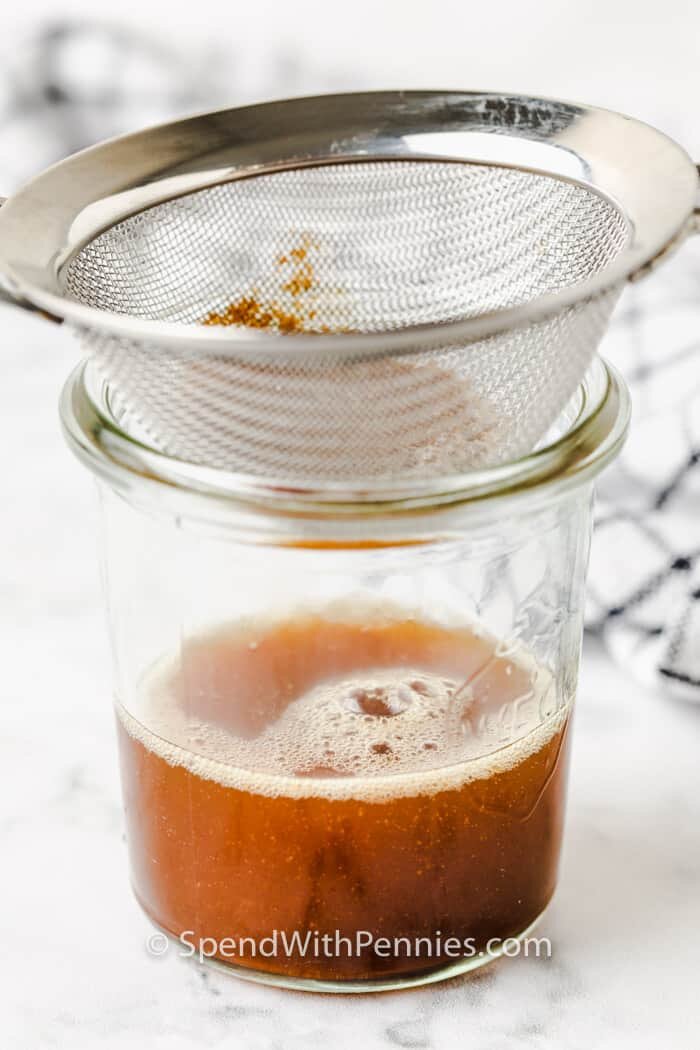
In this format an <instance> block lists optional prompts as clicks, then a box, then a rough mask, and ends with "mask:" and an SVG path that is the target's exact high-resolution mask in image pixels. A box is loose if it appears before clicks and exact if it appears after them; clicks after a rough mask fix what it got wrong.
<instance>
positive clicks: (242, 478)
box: [60, 358, 630, 517]
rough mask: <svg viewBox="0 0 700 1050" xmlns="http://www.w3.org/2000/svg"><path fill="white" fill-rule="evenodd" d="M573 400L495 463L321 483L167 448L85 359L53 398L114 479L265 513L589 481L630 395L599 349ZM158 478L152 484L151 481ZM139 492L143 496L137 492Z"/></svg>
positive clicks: (76, 441)
mask: <svg viewBox="0 0 700 1050" xmlns="http://www.w3.org/2000/svg"><path fill="white" fill-rule="evenodd" d="M577 399H578V409H577V411H576V412H575V417H574V418H573V419H571V420H569V422H568V424H567V425H566V426H565V429H564V430H563V432H562V433H560V434H559V435H558V436H557V437H556V438H555V439H554V440H552V441H550V442H549V443H547V444H544V445H542V447H539V448H537V449H536V450H535V451H533V452H531V453H529V454H527V455H525V456H523V457H521V458H519V459H517V460H513V461H510V462H507V463H504V464H499V465H498V466H494V467H488V468H484V469H479V470H473V471H469V472H466V473H461V474H455V475H448V476H443V477H433V478H427V479H421V480H416V479H409V480H406V479H402V480H400V481H392V480H389V481H387V480H386V479H381V480H379V481H372V482H362V483H361V484H352V483H348V482H323V483H320V484H316V485H313V486H308V487H303V486H300V485H298V484H290V483H289V482H288V481H285V480H284V479H267V478H259V477H251V476H248V475H243V474H236V473H233V472H230V471H226V470H222V469H220V468H214V467H205V466H202V465H200V464H195V463H190V462H187V461H185V460H181V459H177V458H176V457H173V456H170V455H167V454H166V453H164V452H161V451H159V450H157V449H155V448H153V447H150V446H148V445H146V444H144V443H143V442H142V441H140V440H138V439H136V438H135V437H134V436H133V435H130V434H129V433H127V432H126V431H125V430H124V429H123V428H122V427H120V425H119V423H118V421H117V420H116V419H115V417H114V415H113V414H112V413H111V411H110V409H109V397H108V390H106V389H105V387H104V385H103V384H97V389H96V384H95V382H94V380H92V378H91V375H90V363H89V361H84V362H83V363H82V364H81V365H79V366H78V367H77V368H76V369H75V370H74V371H73V372H72V373H71V375H70V376H69V377H68V380H67V381H66V384H65V386H64V388H63V392H62V395H61V400H60V416H61V423H62V426H63V431H64V434H65V436H66V439H67V441H68V444H69V446H70V447H71V449H72V450H73V452H74V453H75V454H76V455H77V456H78V458H79V459H80V460H82V462H83V463H85V465H86V466H88V467H89V468H90V470H91V471H92V472H93V473H94V474H96V475H97V476H98V477H100V478H101V479H102V480H104V481H106V482H107V483H108V484H110V485H111V486H112V487H113V488H115V489H119V490H122V491H128V492H129V493H131V494H136V493H137V491H141V492H142V493H143V494H144V496H145V495H146V494H147V492H148V491H150V493H151V494H152V495H155V494H156V493H159V495H160V496H163V495H166V498H167V495H168V494H169V495H171V496H172V495H179V496H182V497H185V498H186V499H187V501H191V500H192V499H194V500H195V501H197V502H198V503H199V505H200V513H201V502H202V501H205V503H208V504H211V503H212V501H213V502H214V503H216V504H217V505H219V507H221V506H222V505H231V504H233V505H235V506H238V507H241V506H245V505H248V506H250V505H253V506H255V507H256V508H258V510H260V509H262V510H263V511H264V512H265V513H266V514H271V513H272V514H274V513H280V514H287V515H289V514H292V515H294V514H297V515H302V516H309V515H310V516H314V515H318V514H321V515H323V516H324V517H328V516H334V515H337V516H348V515H349V516H358V515H359V516H362V517H366V516H368V515H372V514H386V513H390V514H391V515H392V516H394V515H396V514H400V513H402V512H415V511H416V510H424V511H429V510H435V509H438V508H439V507H442V506H446V505H454V504H459V505H461V506H464V505H474V506H475V507H476V506H480V507H482V508H483V507H484V504H486V505H488V506H489V508H490V507H492V505H493V503H494V501H498V502H499V503H500V501H502V500H503V499H511V498H514V497H517V496H522V495H525V494H529V495H530V497H532V496H534V495H535V494H540V495H543V494H545V493H547V494H550V495H551V492H552V489H555V490H556V491H557V492H561V491H562V490H563V489H567V488H570V487H572V486H574V487H578V486H579V485H581V484H583V483H585V482H586V481H589V480H591V479H592V478H593V477H595V475H596V474H598V473H599V472H600V471H601V470H602V469H603V468H604V467H605V466H606V464H607V463H609V462H610V461H611V459H613V458H614V457H615V455H616V454H617V452H618V451H619V449H620V447H621V446H622V444H623V442H624V440H625V437H626V434H627V430H628V426H629V418H630V398H629V392H628V390H627V387H626V384H625V382H624V380H623V379H622V377H621V376H620V374H619V373H618V372H617V370H616V369H615V368H614V367H613V366H612V365H611V364H610V363H609V362H607V361H605V360H603V359H602V358H596V359H595V360H594V362H593V364H592V365H591V367H590V369H589V371H588V373H587V374H586V376H585V378H584V380H583V382H582V383H581V385H580V387H579V390H578V392H577ZM154 486H155V488H154ZM142 499H143V496H142Z"/></svg>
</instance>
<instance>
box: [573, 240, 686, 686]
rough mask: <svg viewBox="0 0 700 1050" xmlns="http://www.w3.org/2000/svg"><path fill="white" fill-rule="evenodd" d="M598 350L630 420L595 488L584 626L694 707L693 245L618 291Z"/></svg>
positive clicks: (648, 679)
mask: <svg viewBox="0 0 700 1050" xmlns="http://www.w3.org/2000/svg"><path fill="white" fill-rule="evenodd" d="M601 349H602V353H603V354H604V355H605V356H607V357H608V358H610V360H611V361H613V362H614V363H615V364H616V365H617V366H618V367H619V368H620V369H621V371H622V372H623V374H624V376H625V378H626V379H627V382H628V383H629V386H630V389H631V393H632V402H633V409H632V411H633V417H632V428H631V432H630V436H629V439H628V442H627V445H626V447H625V449H624V450H623V452H622V454H621V456H620V459H619V460H618V461H617V463H616V464H615V465H614V466H613V467H611V468H610V469H609V470H608V472H607V473H606V474H604V475H603V477H602V478H601V479H600V481H599V484H598V502H597V513H596V528H595V533H594V537H593V547H592V553H591V565H590V574H589V588H588V593H589V603H588V616H587V626H588V628H589V630H591V631H595V632H598V633H599V634H600V635H601V636H602V638H603V640H604V641H605V643H606V644H607V646H608V648H609V650H610V652H611V653H612V655H613V656H614V658H615V659H616V660H617V661H618V662H620V663H621V664H622V665H623V666H624V667H625V669H626V670H628V671H629V672H630V673H631V674H633V675H635V676H636V677H638V678H639V679H640V680H642V681H644V682H645V683H647V684H657V685H661V686H663V687H664V688H665V689H666V690H671V691H673V692H676V693H679V694H681V695H683V696H685V697H690V698H693V699H695V700H698V701H700V244H696V243H693V241H692V240H691V241H689V242H687V243H686V244H685V245H684V246H683V247H682V248H681V249H680V251H679V252H678V253H677V254H676V255H675V256H674V257H673V258H672V259H670V260H668V261H667V262H666V263H665V264H664V265H663V266H662V267H660V268H659V270H657V272H656V273H655V274H654V275H652V276H650V277H648V278H646V279H644V280H643V281H640V282H639V284H636V285H633V286H631V287H630V288H628V289H627V290H626V291H625V293H624V295H623V298H622V300H621V303H620V306H619V307H618V312H617V314H616V317H615V320H614V322H613V326H612V328H611V331H610V332H609V334H608V335H607V336H606V338H605V340H604V342H603V346H602V348H601Z"/></svg>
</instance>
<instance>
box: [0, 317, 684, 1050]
mask: <svg viewBox="0 0 700 1050" xmlns="http://www.w3.org/2000/svg"><path fill="white" fill-rule="evenodd" d="M0 331H1V332H2V336H1V338H2V361H3V364H2V383H1V384H0V421H1V423H0V426H1V427H2V440H1V441H0V455H2V464H1V467H2V479H3V496H4V499H3V510H2V515H0V540H1V543H2V552H3V556H2V562H1V570H0V571H1V573H2V583H1V585H0V617H1V618H2V625H1V637H2V665H1V666H2V679H1V680H2V693H3V703H2V706H1V708H0V719H1V722H2V728H1V733H2V740H3V747H2V759H3V760H2V771H3V785H4V786H3V790H2V794H1V795H0V837H1V846H0V849H1V854H0V855H1V856H2V865H1V866H0V872H1V878H2V902H3V904H2V909H1V910H0V989H2V994H1V998H2V999H3V1000H4V1007H3V1011H2V1017H3V1021H2V1036H1V1037H0V1043H1V1044H2V1045H3V1046H4V1047H8V1050H39V1048H63V1047H66V1048H70V1050H94V1048H95V1047H101V1048H102V1047H104V1048H107V1050H127V1048H132V1047H134V1048H141V1047H144V1046H148V1047H149V1048H151V1050H159V1048H164V1047H167V1048H168V1050H194V1048H199V1047H232V1048H233V1047H245V1048H255V1050H257V1048H260V1050H263V1048H264V1050H268V1048H269V1050H273V1048H278V1047H280V1048H284V1050H314V1048H316V1047H318V1048H325V1047H329V1046H333V1047H337V1048H338V1050H344V1048H346V1047H347V1048H351V1047H352V1048H353V1050H354V1048H356V1047H357V1046H358V1045H359V1046H362V1047H363V1050H371V1048H373V1047H397V1046H398V1047H413V1048H430V1047H436V1048H441V1050H442V1048H445V1050H449V1048H452V1047H470V1048H474V1050H491V1048H498V1050H511V1048H513V1050H514V1048H527V1050H549V1048H552V1050H554V1048H556V1050H579V1048H581V1050H589V1048H591V1047H600V1048H611V1050H612V1048H615V1050H624V1048H626V1047H633V1046H634V1047H635V1048H638V1050H643V1048H647V1047H648V1048H649V1050H652V1048H653V1050H658V1048H659V1047H673V1048H682V1047H693V1046H697V1045H698V1044H697V1038H698V1035H697V1033H698V1030H699V1029H700V1006H699V1003H698V1000H699V996H698V992H697V974H698V960H699V959H700V792H699V791H698V787H699V778H698V755H699V754H700V710H698V709H697V708H691V707H689V706H683V705H681V704H680V703H679V702H674V701H672V700H669V699H666V698H665V697H663V696H661V695H658V694H654V693H651V692H644V691H643V690H642V689H641V687H639V686H638V685H634V684H632V682H631V679H630V678H629V677H628V675H627V674H626V673H624V672H623V671H622V670H621V669H620V668H618V667H615V666H613V665H612V664H611V663H610V662H609V661H608V659H607V657H606V656H605V655H604V654H603V653H602V652H601V651H599V650H598V649H597V648H596V647H595V646H593V645H588V646H587V647H586V650H585V654H584V668H583V676H582V685H581V691H580V700H579V705H578V713H577V718H576V729H575V734H574V741H575V743H574V756H573V768H572V776H571V791H570V804H569V813H568V829H567V834H566V842H565V850H564V860H563V866H562V871H561V880H560V887H559V891H558V893H557V895H556V898H555V901H554V903H553V905H552V907H551V909H550V911H549V913H548V915H547V917H546V919H545V921H544V924H543V926H542V927H541V933H542V934H543V935H547V936H549V937H550V939H551V941H552V958H551V959H550V960H538V959H531V960H526V959H522V958H520V959H514V960H512V961H508V962H503V963H499V964H497V965H495V966H493V967H491V968H490V969H487V970H486V971H484V972H482V973H481V974H480V975H478V976H476V977H473V978H471V979H460V980H455V981H452V982H450V983H448V984H445V985H443V986H435V987H432V988H429V989H427V990H418V991H411V992H406V993H399V994H396V993H395V994H390V995H383V996H374V997H371V996H362V997H358V998H352V997H350V998H339V997H330V996H326V997H321V996H311V995H304V994H299V993H291V992H282V991H276V990H272V989H268V988H263V987H258V986H255V985H252V984H246V983H243V982H239V981H237V980H235V979H233V978H228V977H226V976H222V975H220V974H218V973H213V972H205V971H202V970H200V969H199V968H198V967H197V966H196V965H192V964H191V963H188V962H186V961H183V960H181V959H178V958H175V957H173V955H172V954H170V955H167V956H165V957H164V958H160V959H154V958H152V957H150V956H149V955H148V954H147V951H146V948H145V942H146V938H147V937H148V935H149V933H150V932H151V931H150V927H149V925H148V923H147V921H146V920H145V918H144V917H143V916H142V914H141V913H140V911H139V909H138V907H137V905H136V903H135V902H134V900H133V898H132V896H131V893H130V890H129V885H128V879H127V860H126V849H125V844H124V835H123V823H122V816H121V804H120V796H119V785H118V778H117V765H116V754H115V748H114V741H113V726H112V716H111V711H110V703H109V695H110V685H109V675H110V670H109V652H108V645H107V639H106V632H105V628H104V624H103V619H102V610H101V604H100V593H99V579H98V570H97V557H96V543H95V536H94V504H93V491H92V485H91V482H90V479H89V477H88V476H87V475H86V474H85V472H84V471H83V469H82V468H81V467H80V466H79V465H78V464H77V463H75V462H74V461H73V459H72V458H71V456H70V454H69V453H68V451H67V449H66V448H65V446H64V445H63V443H62V440H61V436H60V431H59V425H58V421H57V413H56V401H57V397H58V392H59V388H60V385H61V382H62V380H63V378H64V377H65V375H66V374H67V372H68V369H69V367H70V366H71V364H72V363H73V362H74V361H75V360H76V350H75V348H74V347H73V345H72V343H70V342H69V341H68V340H67V339H66V338H65V337H64V336H63V335H62V334H61V333H60V332H59V333H55V332H52V331H51V330H50V328H49V326H48V325H46V324H45V323H43V322H41V321H37V320H34V319H31V318H25V317H21V316H19V315H15V314H14V313H13V312H11V311H9V310H6V309H4V308H2V307H0ZM54 336H56V338H53V337H54Z"/></svg>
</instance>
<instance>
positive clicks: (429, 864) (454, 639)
mask: <svg viewBox="0 0 700 1050" xmlns="http://www.w3.org/2000/svg"><path fill="white" fill-rule="evenodd" d="M533 668H534V665H530V664H528V663H527V662H515V661H514V660H512V659H509V658H508V657H507V656H500V655H498V650H497V649H496V648H495V647H494V642H493V640H490V639H488V638H485V637H483V636H480V635H478V634H476V633H474V632H473V631H472V630H471V629H468V628H454V629H448V628H445V627H442V626H438V625H435V624H429V623H422V622H416V621H415V620H411V619H406V620H388V621H386V622H384V621H381V620H377V621H376V622H372V621H371V620H370V621H369V622H365V623H360V622H357V623H356V622H349V621H343V620H342V619H341V620H326V619H324V618H323V617H320V616H313V615H309V616H299V617H298V618H297V619H292V620H289V621H287V622H283V623H278V624H276V625H268V626H267V627H265V628H263V627H261V626H259V627H258V628H257V629H256V630H253V629H252V628H251V629H249V630H243V629H236V630H234V629H231V630H228V631H221V632H220V633H218V634H216V635H212V636H210V637H207V638H201V639H198V640H196V641H192V642H189V643H188V644H187V645H186V646H185V647H184V648H183V651H182V656H181V660H180V662H179V664H178V666H177V667H174V668H171V669H170V670H169V671H168V672H167V673H166V674H164V675H161V676H160V679H159V681H158V684H157V686H155V685H152V686H151V687H150V691H151V694H152V695H151V696H150V697H149V698H148V699H149V702H150V703H151V709H150V711H151V713H150V714H149V713H147V715H146V717H145V718H144V721H146V722H147V724H148V728H145V727H144V725H143V724H142V723H140V722H136V721H135V720H134V719H132V718H130V716H128V715H126V714H125V713H124V712H122V713H121V717H120V719H119V720H118V725H119V738H120V752H121V763H122V781H123V790H124V798H125V808H126V817H127V832H128V840H129V848H130V855H131V865H132V874H133V882H134V888H135V891H136V894H137V896H138V898H139V900H140V902H141V904H142V905H143V907H144V908H145V910H146V911H147V913H148V914H149V915H150V916H151V917H152V918H153V919H154V920H155V921H156V922H157V923H158V924H159V925H160V926H161V927H163V928H165V929H166V930H168V931H169V932H171V933H172V934H174V935H175V936H179V935H180V934H181V933H182V932H183V931H185V930H188V931H194V934H193V935H192V936H191V940H193V941H195V943H196V942H197V941H198V939H199V938H204V937H209V938H213V939H215V940H216V941H217V942H220V941H221V940H222V939H224V938H231V937H233V938H241V937H252V938H253V939H254V940H255V941H256V942H257V943H260V942H261V941H262V940H263V938H265V937H268V936H270V935H271V934H272V932H273V931H275V930H276V931H286V933H287V935H288V937H291V935H292V934H293V932H294V931H299V932H300V933H301V934H302V935H304V933H305V931H312V932H314V933H318V934H319V935H323V934H329V935H331V937H333V938H335V937H336V935H338V936H340V937H350V938H354V937H355V935H356V933H357V931H368V932H369V933H371V934H372V935H373V936H374V937H386V938H390V939H392V940H393V939H394V938H408V939H409V941H410V942H412V943H413V944H419V942H418V941H417V939H418V938H428V939H429V940H430V941H431V942H432V943H433V944H436V937H437V934H438V932H439V935H440V937H441V938H442V942H443V944H444V942H445V940H446V939H447V938H448V937H457V938H459V939H460V940H464V939H465V938H473V940H474V943H475V945H476V948H477V950H480V949H483V948H484V947H485V945H486V942H487V941H488V940H489V938H494V937H500V938H506V937H509V936H512V935H516V934H518V933H520V932H522V931H523V930H524V929H525V928H526V927H527V926H529V925H530V923H532V922H533V921H534V919H535V918H536V917H537V916H538V915H539V914H540V912H541V911H542V910H543V908H544V907H545V905H546V904H547V902H548V900H549V898H550V896H551V894H552V892H553V890H554V886H555V881H556V871H557V864H558V857H559V848H560V840H561V832H562V819H563V808H564V795H565V780H566V764H567V762H566V756H567V711H566V710H564V711H559V712H558V713H555V714H553V715H551V716H550V717H549V718H548V721H547V723H546V724H545V725H541V724H539V723H540V721H541V714H542V711H541V703H542V697H541V695H540V694H541V693H542V692H543V691H544V687H543V685H542V681H541V676H540V679H537V675H536V674H535V673H534V672H533ZM465 681H469V682H470V687H469V688H466V689H465V688H460V686H463V683H464V682H465ZM537 681H539V685H538V684H537ZM533 682H535V684H534V685H533ZM146 710H147V712H148V711H149V708H148V707H147V708H146ZM518 725H521V730H520V732H521V735H520V736H519V737H518V733H517V731H516V732H515V733H514V729H516V730H517V726H518ZM528 727H529V729H528ZM504 732H505V733H506V735H507V736H508V735H509V736H510V739H511V742H509V743H505V744H504V743H503V740H504V739H505V737H504V735H503V734H504ZM513 737H515V742H513ZM166 741H171V742H172V743H170V744H168V743H166ZM224 961H228V962H231V963H234V964H236V965H239V966H240V965H243V966H247V967H251V968H254V969H261V970H265V971H268V972H274V973H279V974H284V975H286V976H294V977H306V978H315V979H324V980H343V979H345V980H350V979H353V980H362V979H379V978H382V979H384V978H389V977H392V976H397V977H398V976H400V975H403V976H406V975H410V974H419V973H423V972H426V971H429V970H431V969H434V968H436V967H438V966H440V965H441V964H442V965H444V963H445V962H448V961H449V962H454V961H455V960H454V959H447V958H445V957H442V958H441V957H440V956H439V954H436V951H435V950H434V949H433V950H431V949H429V948H427V947H426V946H425V944H423V945H422V946H421V945H420V944H419V947H418V949H414V948H413V947H412V948H411V949H406V948H405V946H404V945H402V946H401V948H400V950H399V951H398V953H396V954H392V955H391V957H389V958H382V957H380V956H379V955H378V954H375V953H373V952H372V951H371V949H365V950H364V951H363V952H362V953H361V955H360V956H359V957H358V956H356V955H354V954H353V955H351V954H349V953H347V952H345V951H341V952H340V953H339V954H338V955H337V956H335V957H332V958H325V957H319V956H318V955H316V954H314V953H313V951H311V950H309V951H308V952H307V954H306V955H303V954H301V953H300V952H298V951H297V952H293V953H292V954H290V955H287V954H285V953H284V952H280V954H278V956H277V957H276V958H263V957H261V956H260V955H258V956H257V957H254V956H252V955H251V954H250V953H249V952H246V953H245V954H244V955H243V956H235V957H229V958H228V959H225V960H224Z"/></svg>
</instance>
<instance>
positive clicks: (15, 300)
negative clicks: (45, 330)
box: [0, 197, 63, 324]
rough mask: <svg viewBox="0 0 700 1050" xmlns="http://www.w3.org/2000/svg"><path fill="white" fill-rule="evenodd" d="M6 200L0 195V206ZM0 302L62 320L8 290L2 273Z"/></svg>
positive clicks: (48, 317) (0, 278) (47, 317)
mask: <svg viewBox="0 0 700 1050" xmlns="http://www.w3.org/2000/svg"><path fill="white" fill-rule="evenodd" d="M6 200H7V197H0V208H2V206H3V204H4V203H5V201H6ZM0 303H7V304H8V305H9V306H20V307H21V308H22V309H23V310H28V311H29V313H33V314H39V316H40V317H45V318H46V319H47V321H56V323H57V324H60V323H61V322H62V321H63V318H62V317H56V316H55V315H54V314H50V313H47V311H46V310H42V309H41V307H39V306H35V305H34V303H30V302H29V301H28V300H27V299H25V298H23V297H22V296H21V295H16V294H15V293H14V292H12V291H10V289H9V288H7V287H6V286H5V285H4V284H3V280H2V275H0Z"/></svg>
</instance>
